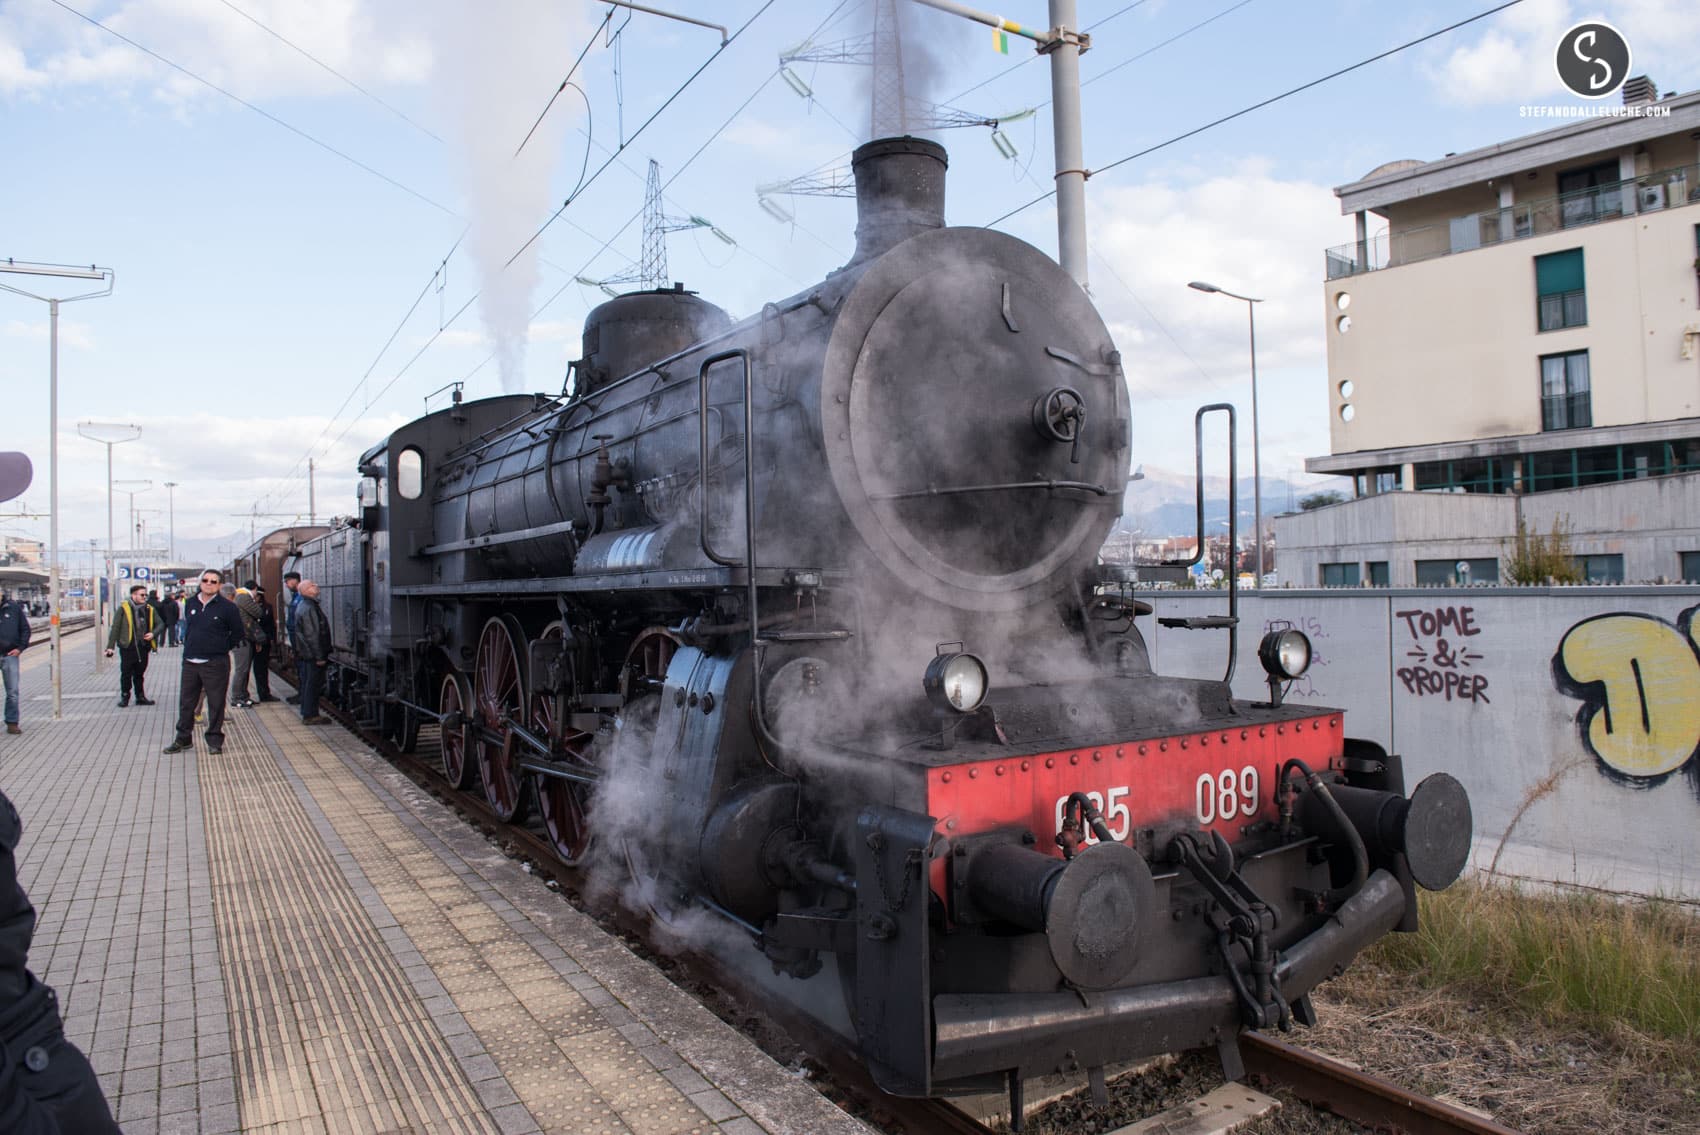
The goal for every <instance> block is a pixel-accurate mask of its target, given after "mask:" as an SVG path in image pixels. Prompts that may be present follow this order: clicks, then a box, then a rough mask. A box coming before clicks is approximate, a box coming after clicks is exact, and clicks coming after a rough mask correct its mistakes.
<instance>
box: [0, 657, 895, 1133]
mask: <svg viewBox="0 0 1700 1135" xmlns="http://www.w3.org/2000/svg"><path fill="white" fill-rule="evenodd" d="M64 650H65V656H66V659H67V662H66V666H65V673H64V676H63V681H62V688H63V697H62V704H63V717H62V718H61V719H60V720H59V721H54V720H53V719H52V700H51V698H52V691H51V687H50V682H49V669H48V657H47V655H48V652H47V650H46V649H45V648H41V649H35V648H32V649H31V650H29V651H28V652H26V654H25V655H24V657H23V659H22V662H23V666H22V670H23V686H24V689H23V715H22V716H23V722H22V725H23V730H24V732H23V734H22V735H21V736H7V735H5V734H0V788H3V789H4V790H5V792H6V793H7V795H9V796H10V797H11V798H12V800H13V802H14V803H15V804H16V805H17V807H18V811H19V812H20V813H21V814H22V816H23V820H24V837H23V842H22V845H21V846H20V848H19V851H18V864H19V877H20V882H21V883H22V884H23V886H24V887H25V889H26V890H27V891H28V892H29V896H30V899H31V901H32V902H33V903H34V904H35V907H36V911H37V916H38V920H39V921H38V926H37V929H36V937H35V944H34V947H33V949H32V950H31V953H30V967H31V969H33V970H34V971H35V972H36V974H37V976H39V977H40V978H41V979H42V980H43V981H45V982H46V983H47V984H49V985H52V986H53V987H55V988H56V989H57V990H58V992H59V998H60V1006H61V1009H62V1012H63V1014H64V1017H65V1026H66V1032H67V1035H68V1036H69V1037H70V1039H71V1040H72V1041H74V1042H75V1043H76V1044H77V1045H78V1046H79V1047H81V1048H82V1049H83V1051H84V1052H85V1053H87V1054H88V1056H89V1059H90V1061H91V1062H92V1063H93V1065H94V1068H95V1071H96V1073H97V1074H98V1075H99V1077H100V1080H101V1084H102V1087H103V1088H104V1089H105V1092H106V1096H107V1099H108V1101H109V1102H110V1103H111V1104H112V1106H113V1111H114V1113H115V1114H116V1115H117V1117H118V1120H119V1123H120V1125H121V1126H122V1128H123V1129H124V1131H125V1132H126V1135H154V1133H160V1135H165V1133H181V1135H195V1133H200V1135H228V1133H233V1132H266V1133H268V1135H269V1133H279V1135H282V1133H303V1135H343V1133H363V1132H370V1133H373V1135H401V1133H404V1132H412V1133H421V1135H423V1133H434V1132H453V1133H460V1132H466V1133H479V1135H522V1133H528V1132H573V1133H595V1132H607V1133H610V1135H618V1133H627V1132H629V1133H632V1135H676V1133H685V1132H704V1133H706V1132H724V1133H726V1135H759V1133H761V1132H773V1133H776V1135H785V1133H796V1135H805V1133H807V1135H837V1133H841V1132H842V1133H845V1135H850V1133H863V1135H865V1133H866V1132H868V1131H870V1130H871V1129H870V1128H868V1127H866V1126H864V1125H863V1124H862V1123H861V1122H859V1121H858V1120H856V1119H854V1118H852V1117H851V1116H849V1115H847V1114H846V1113H845V1112H843V1111H842V1110H840V1109H839V1108H838V1107H837V1106H836V1105H834V1104H833V1103H831V1102H830V1101H829V1100H827V1099H826V1098H825V1097H823V1096H822V1095H821V1094H820V1093H819V1092H817V1091H816V1090H815V1089H814V1087H813V1086H812V1085H811V1084H810V1083H809V1082H808V1081H807V1080H806V1079H803V1078H800V1077H798V1076H796V1075H793V1074H791V1073H789V1072H787V1071H786V1070H785V1069H784V1068H783V1067H781V1066H780V1065H779V1064H777V1063H776V1062H775V1061H773V1060H772V1059H771V1058H770V1057H768V1056H767V1055H766V1054H764V1053H763V1052H761V1051H760V1050H759V1049H758V1048H756V1047H755V1045H754V1044H753V1043H751V1042H750V1041H749V1040H748V1039H747V1038H745V1037H744V1036H743V1035H741V1034H740V1033H738V1032H737V1031H736V1030H734V1029H733V1028H732V1027H730V1026H728V1025H727V1024H725V1023H724V1022H722V1021H721V1020H720V1019H719V1018H717V1017H715V1016H714V1015H713V1014H712V1013H711V1012H709V1011H708V1010H707V1009H706V1008H704V1007H702V1006H701V1005H700V1004H698V1003H697V1002H696V1001H694V1000H693V999H692V998H691V997H690V996H689V995H687V994H686V993H684V992H683V991H681V990H679V989H678V988H677V987H675V986H674V985H672V984H671V983H670V982H669V981H668V980H667V979H666V977H665V976H663V975H662V974H661V973H660V972H659V971H658V970H656V969H655V968H654V967H653V966H651V965H650V964H649V963H648V962H646V961H644V960H643V959H641V958H639V957H637V956H636V955H634V954H632V953H631V952H630V951H629V950H628V949H627V948H626V947H625V945H624V944H623V943H621V942H620V941H619V940H618V939H617V938H615V937H613V936H611V935H609V934H607V933H605V932H604V931H603V930H602V929H601V928H600V927H598V926H597V925H596V924H595V922H594V921H592V920H591V919H590V918H589V917H587V916H586V915H584V914H583V913H581V912H579V911H578V910H576V909H574V908H573V907H572V906H571V905H570V904H568V903H567V902H566V901H565V900H564V899H563V898H562V897H561V896H560V895H558V894H556V893H555V892H553V891H551V890H550V889H548V888H547V887H546V886H544V884H543V883H542V882H541V881H540V880H538V879H536V878H533V877H532V876H531V875H529V874H528V873H527V872H526V871H525V870H524V869H523V868H522V867H521V866H520V865H519V864H518V863H516V862H514V861H512V860H510V859H508V858H507V857H505V856H504V855H502V854H501V853H500V852H499V851H498V850H497V849H496V848H494V847H492V846H491V845H490V844H489V843H488V842H487V841H486V840H485V839H484V838H483V837H482V836H481V835H480V834H478V833H477V832H476V831H474V830H472V829H471V828H469V827H467V826H466V825H465V824H463V823H461V822H460V821H459V820H457V819H456V818H455V817H454V815H453V814H452V813H451V812H450V811H449V810H448V809H446V808H444V807H443V806H442V805H441V804H439V803H438V802H437V801H435V800H434V799H433V798H431V796H430V795H429V794H427V793H426V792H424V791H423V790H421V789H419V788H418V787H417V786H416V785H415V784H414V783H413V782H412V781H410V780H408V779H407V778H406V777H405V776H404V775H402V774H401V773H400V772H399V771H397V770H396V769H394V768H393V767H392V766H390V765H389V764H388V763H387V762H385V761H384V760H382V758H380V757H378V756H377V755H376V754H374V753H373V752H372V751H371V750H370V749H368V748H367V747H366V746H365V745H364V744H363V743H362V742H361V741H360V740H359V739H358V738H356V737H354V736H353V735H351V734H349V733H347V732H345V731H344V730H342V729H341V728H340V727H337V726H317V727H309V726H305V725H302V724H301V721H300V718H299V716H298V715H297V714H296V712H295V709H294V707H293V706H289V705H287V704H284V703H281V702H280V703H267V704H265V705H261V706H258V707H255V708H253V709H235V708H232V709H230V710H228V711H227V714H226V725H225V742H224V751H223V753H222V754H220V755H218V756H211V755H209V754H208V753H207V752H206V747H205V742H204V741H203V740H202V739H201V737H200V734H199V732H198V731H197V735H196V747H195V749H194V750H193V751H191V752H184V753H178V754H175V755H171V756H166V755H162V754H161V752H160V750H161V749H162V748H163V747H164V746H165V745H167V744H168V743H170V741H171V739H172V734H173V726H174V723H175V720H176V712H177V680H178V671H179V668H180V665H181V658H180V652H179V651H175V650H167V651H162V652H160V653H159V654H157V655H155V657H154V659H153V661H152V665H151V666H150V668H149V671H148V693H149V696H150V697H152V698H153V699H155V701H156V702H157V703H158V704H157V705H154V706H145V707H137V706H133V705H132V706H131V707H129V708H119V707H118V706H117V704H116V703H117V686H118V672H117V667H116V665H114V664H112V663H108V664H107V665H106V666H105V667H104V668H101V669H100V670H98V671H97V669H96V666H95V661H94V656H95V653H96V652H95V649H94V644H93V643H92V641H91V639H90V633H89V632H86V631H85V632H82V633H80V634H74V635H70V636H67V637H66V639H65V646H64ZM273 692H274V693H279V692H287V687H286V686H284V684H283V683H281V682H278V681H276V680H274V682H273Z"/></svg>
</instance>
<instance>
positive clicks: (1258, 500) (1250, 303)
mask: <svg viewBox="0 0 1700 1135" xmlns="http://www.w3.org/2000/svg"><path fill="white" fill-rule="evenodd" d="M1187 287H1189V288H1196V289H1197V290H1198V291H1201V292H1214V293H1216V294H1217V295H1223V296H1227V297H1228V298H1229V299H1235V300H1243V301H1244V302H1245V310H1246V318H1247V319H1249V320H1250V328H1251V486H1252V487H1251V501H1252V525H1253V526H1254V528H1255V530H1256V532H1257V586H1259V587H1262V586H1263V457H1262V454H1263V447H1262V446H1261V445H1260V444H1259V438H1258V433H1257V305H1258V304H1260V303H1262V302H1263V301H1262V300H1261V299H1254V298H1252V297H1251V296H1242V295H1239V294H1237V293H1235V292H1230V291H1228V289H1226V288H1218V287H1217V286H1216V285H1215V284H1206V283H1204V282H1202V281H1200V280H1194V281H1193V282H1192V283H1190V284H1188V285H1187ZM1234 570H1236V571H1238V570H1239V569H1238V568H1237V567H1236V568H1235V569H1234Z"/></svg>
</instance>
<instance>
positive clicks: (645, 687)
mask: <svg viewBox="0 0 1700 1135" xmlns="http://www.w3.org/2000/svg"><path fill="white" fill-rule="evenodd" d="M678 650H679V636H678V635H676V634H674V633H673V632H672V631H670V630H668V629H667V628H666V627H650V628H649V629H648V630H646V631H642V632H641V633H639V634H638V636H637V637H636V638H635V639H633V640H632V645H631V649H630V650H628V651H626V665H625V667H624V669H622V670H621V671H620V696H621V697H623V698H624V699H625V700H626V701H628V702H630V701H634V700H636V699H637V698H640V697H642V696H643V695H644V694H646V693H657V692H659V691H660V689H661V683H662V681H663V680H664V679H665V678H666V677H667V667H668V666H669V665H671V664H672V661H673V655H674V654H676V653H678Z"/></svg>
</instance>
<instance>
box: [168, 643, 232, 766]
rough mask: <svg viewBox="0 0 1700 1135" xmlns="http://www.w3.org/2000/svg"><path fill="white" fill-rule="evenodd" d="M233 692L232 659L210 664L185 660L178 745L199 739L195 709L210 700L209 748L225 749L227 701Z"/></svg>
mask: <svg viewBox="0 0 1700 1135" xmlns="http://www.w3.org/2000/svg"><path fill="white" fill-rule="evenodd" d="M229 692H230V655H228V654H221V655H219V656H218V657H217V658H214V659H212V660H211V661H210V662H190V661H189V660H188V659H187V658H185V659H184V660H183V692H182V696H181V697H179V699H178V701H177V743H178V744H179V745H187V744H190V743H191V742H193V741H194V739H195V707H196V706H198V705H200V703H201V695H203V694H205V695H206V699H207V744H208V745H218V746H220V747H223V745H224V700H225V697H226V696H227V695H228V694H229Z"/></svg>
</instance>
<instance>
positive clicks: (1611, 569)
mask: <svg viewBox="0 0 1700 1135" xmlns="http://www.w3.org/2000/svg"><path fill="white" fill-rule="evenodd" d="M1570 558H1571V559H1572V560H1574V561H1575V563H1576V566H1577V567H1578V568H1580V569H1582V575H1583V577H1584V578H1586V579H1587V581H1588V582H1589V583H1622V582H1623V557H1622V556H1619V555H1609V556H1572V557H1570Z"/></svg>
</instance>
